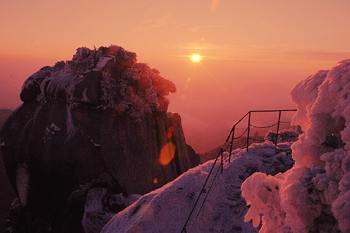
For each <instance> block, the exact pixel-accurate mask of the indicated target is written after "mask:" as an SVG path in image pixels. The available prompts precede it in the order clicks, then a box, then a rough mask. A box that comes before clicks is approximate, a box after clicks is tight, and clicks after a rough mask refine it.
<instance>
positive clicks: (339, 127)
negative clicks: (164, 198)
mask: <svg viewBox="0 0 350 233" xmlns="http://www.w3.org/2000/svg"><path fill="white" fill-rule="evenodd" d="M292 97H293V100H294V102H295V103H296V104H297V107H298V112H297V114H296V115H295V118H294V124H298V125H300V126H301V127H302V130H303V132H304V133H303V134H302V135H301V136H300V137H299V140H298V141H297V142H296V143H295V144H294V145H293V146H292V149H293V159H294V160H295V165H294V167H293V168H292V169H290V170H289V171H288V172H286V173H284V174H282V175H277V176H268V175H265V174H261V173H255V174H254V175H252V176H251V177H249V178H248V179H247V180H246V181H245V182H244V183H243V185H242V194H243V196H244V197H245V198H246V200H247V202H248V203H249V204H250V205H251V207H250V209H249V212H248V213H247V215H246V220H247V221H249V220H251V219H252V220H253V221H254V223H255V225H256V226H257V225H259V224H262V228H261V230H260V232H263V233H309V232H320V233H339V232H342V233H349V232H350V151H349V143H350V125H349V124H350V60H347V61H343V62H341V63H339V64H338V65H337V66H336V67H334V68H333V69H331V70H330V71H320V72H318V73H316V74H315V75H312V76H310V77H309V78H307V79H306V80H304V81H302V82H301V83H300V84H298V85H297V86H296V87H295V88H294V90H293V91H292ZM261 216H263V217H262V218H261ZM261 220H262V222H261V223H260V221H261Z"/></svg>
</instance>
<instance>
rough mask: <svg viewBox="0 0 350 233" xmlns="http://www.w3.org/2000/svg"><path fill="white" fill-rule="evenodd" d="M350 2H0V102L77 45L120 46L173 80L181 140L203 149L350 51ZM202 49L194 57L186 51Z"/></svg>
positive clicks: (12, 100)
mask: <svg viewBox="0 0 350 233" xmlns="http://www.w3.org/2000/svg"><path fill="white" fill-rule="evenodd" d="M349 9H350V1H346V0H332V1H330V0H317V1H312V0H309V1H278V0H275V1H271V0H264V1H258V0H255V1H253V0H252V1H246V0H240V1H237V0H212V1H210V0H173V1H170V0H153V1H151V0H142V1H141V0H138V1H136V0H128V1H120V0H110V1H102V0H100V1H97V0H96V1H83V0H81V1H68V0H60V1H56V0H55V1H53V0H51V1H38V0H31V1H26V0H25V1H24V0H23V1H20V0H14V1H3V2H2V3H1V7H0V29H1V36H0V107H1V108H14V107H15V106H17V105H18V104H19V99H18V92H19V90H20V87H21V84H22V82H23V81H24V80H25V79H26V78H27V77H28V75H29V74H31V73H33V72H34V71H36V70H37V69H39V68H40V67H42V66H45V65H52V64H53V63H54V62H55V61H57V60H66V59H70V58H71V56H72V55H73V53H74V51H75V48H77V47H80V46H87V47H93V46H94V45H95V46H96V47H98V46H101V45H110V44H117V45H121V46H123V47H124V48H126V49H128V50H131V51H134V52H136V53H137V54H138V57H139V61H141V62H147V63H149V64H150V65H151V66H152V67H155V68H157V69H159V70H160V71H161V73H162V74H163V76H164V77H166V78H168V79H170V80H172V81H173V82H174V83H175V84H176V85H177V88H178V92H177V93H176V94H175V95H173V96H171V105H170V109H171V111H176V112H179V113H180V114H181V116H182V119H183V125H184V128H185V133H186V136H187V139H188V141H189V142H190V143H191V144H193V145H194V146H195V148H196V149H199V150H200V151H203V150H206V149H208V148H210V147H212V146H214V145H216V143H219V142H220V140H222V138H224V137H225V133H226V132H227V131H228V129H229V127H230V125H231V124H232V122H233V121H235V120H236V119H237V118H239V117H240V116H241V115H243V114H244V113H245V112H246V111H247V110H249V109H256V108H279V107H293V104H292V103H291V101H290V97H289V92H290V90H291V88H292V87H293V86H294V85H295V84H296V83H297V82H298V81H300V80H302V79H304V78H305V77H306V76H308V75H309V74H311V73H313V72H315V71H317V70H319V69H327V68H329V67H331V66H332V65H334V64H335V63H336V62H337V61H339V60H341V59H345V58H350V43H349V41H350V30H348V22H350V14H349V13H348V12H349ZM194 52H197V53H200V54H202V55H204V56H205V58H204V60H203V61H202V62H201V63H198V64H194V63H190V62H189V60H188V58H187V57H186V55H188V54H190V53H194Z"/></svg>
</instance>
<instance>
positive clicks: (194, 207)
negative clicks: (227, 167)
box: [181, 109, 297, 233]
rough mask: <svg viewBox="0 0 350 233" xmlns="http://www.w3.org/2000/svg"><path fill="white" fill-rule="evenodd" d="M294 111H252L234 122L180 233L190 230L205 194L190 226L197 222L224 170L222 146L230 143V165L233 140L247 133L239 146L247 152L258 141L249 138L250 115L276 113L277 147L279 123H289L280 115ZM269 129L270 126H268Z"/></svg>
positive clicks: (293, 110) (186, 232)
mask: <svg viewBox="0 0 350 233" xmlns="http://www.w3.org/2000/svg"><path fill="white" fill-rule="evenodd" d="M295 111H297V109H277V110H274V109H273V110H271V109H268V110H252V111H249V112H247V113H246V114H245V115H244V116H243V117H241V118H240V119H239V120H238V121H236V122H235V124H233V126H232V127H231V130H230V132H229V134H228V136H227V138H226V140H225V143H224V144H223V146H221V148H220V150H219V152H218V154H217V156H216V158H215V161H214V163H213V165H212V167H211V168H210V171H209V173H208V175H207V177H206V179H205V181H204V184H203V186H202V188H201V190H200V192H199V194H198V196H197V198H196V200H195V203H194V205H193V207H192V209H191V211H190V213H189V216H188V217H187V219H186V222H185V223H184V226H183V227H182V229H181V233H188V232H189V231H190V229H187V227H190V226H189V223H190V221H191V218H192V216H193V214H194V213H195V210H196V208H197V206H198V205H199V200H200V198H201V196H202V195H203V194H205V196H204V200H203V201H202V203H201V204H200V207H199V210H198V211H197V214H196V217H195V219H194V220H193V221H194V222H193V223H192V225H193V224H194V223H195V221H196V220H197V218H198V216H199V215H200V213H201V210H202V208H203V206H204V204H205V202H206V200H207V198H208V195H209V193H210V191H211V189H212V187H213V185H214V182H215V179H216V177H217V175H218V173H219V171H221V173H222V172H223V168H224V146H225V145H226V144H227V143H228V142H229V141H230V144H229V158H228V162H229V163H230V162H231V154H232V150H233V149H234V147H233V145H234V140H235V139H239V138H241V137H243V135H244V134H245V133H246V132H247V138H246V139H244V140H246V142H245V143H244V144H242V146H241V147H243V146H245V147H246V149H247V151H248V149H249V143H250V140H254V141H259V140H257V139H255V138H251V137H250V129H251V128H252V127H256V126H255V125H252V124H251V115H252V113H258V112H263V113H266V112H278V121H277V123H275V124H273V125H272V126H276V125H277V130H276V140H275V142H274V143H275V145H277V142H278V134H279V130H280V124H281V123H289V122H285V121H281V117H282V113H283V112H295ZM247 116H248V125H247V128H245V129H244V131H243V133H241V134H240V136H239V137H236V138H235V129H236V126H237V125H238V124H239V123H241V122H242V121H243V120H244V119H245V118H246V117H247ZM269 127H271V125H270V126H269ZM258 128H259V127H258ZM264 128H266V127H264ZM219 157H221V161H220V167H219V168H218V170H217V171H216V173H215V175H214V178H213V179H212V182H211V184H210V186H209V189H208V190H206V189H205V188H206V186H207V184H208V182H209V179H210V176H211V175H212V174H213V170H214V168H215V165H216V164H217V163H218V159H219Z"/></svg>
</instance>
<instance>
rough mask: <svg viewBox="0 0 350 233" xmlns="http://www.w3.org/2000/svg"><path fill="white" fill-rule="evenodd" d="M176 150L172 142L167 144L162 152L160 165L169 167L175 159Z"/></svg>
mask: <svg viewBox="0 0 350 233" xmlns="http://www.w3.org/2000/svg"><path fill="white" fill-rule="evenodd" d="M175 150H176V147H175V145H174V144H173V143H172V142H168V143H166V144H165V145H164V146H163V148H162V149H161V150H160V155H159V163H160V164H161V165H162V166H166V165H168V164H169V163H170V162H171V161H172V160H173V159H174V155H175Z"/></svg>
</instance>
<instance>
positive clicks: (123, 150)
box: [1, 46, 199, 232]
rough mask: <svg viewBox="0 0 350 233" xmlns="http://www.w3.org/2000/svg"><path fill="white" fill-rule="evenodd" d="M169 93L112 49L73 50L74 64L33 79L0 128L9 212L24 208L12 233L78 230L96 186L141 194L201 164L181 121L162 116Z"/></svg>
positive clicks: (166, 84) (130, 57) (132, 57)
mask: <svg viewBox="0 0 350 233" xmlns="http://www.w3.org/2000/svg"><path fill="white" fill-rule="evenodd" d="M174 91H175V85H174V84H173V83H172V82H170V81H168V80H166V79H164V78H163V77H161V76H160V74H159V72H158V71H157V70H155V69H151V68H149V67H148V66H147V65H146V64H142V63H137V62H136V54H135V53H132V52H128V51H126V50H124V49H123V48H121V47H118V46H110V47H108V48H107V47H101V48H99V49H94V50H90V49H88V48H79V49H78V50H77V53H76V54H75V55H74V56H73V59H72V60H71V61H67V62H58V63H56V64H55V65H54V66H52V67H48V66H47V67H43V68H42V69H40V70H39V71H38V72H36V73H35V74H33V75H32V76H30V77H29V78H28V79H27V80H26V81H25V83H24V86H23V88H22V91H21V95H20V96H21V99H22V101H23V104H22V105H21V106H20V107H19V108H18V109H17V110H16V111H15V112H14V113H13V114H12V115H11V116H10V118H9V119H8V121H7V122H6V123H5V125H4V127H3V129H2V132H1V145H2V151H3V155H4V163H5V167H6V170H7V174H8V177H9V178H10V182H11V183H12V185H13V186H14V187H15V190H16V192H17V196H18V202H16V203H17V204H15V203H14V205H13V206H15V207H16V208H21V209H22V210H21V211H20V212H21V213H20V214H15V215H16V216H15V217H13V219H12V221H13V222H17V223H14V225H17V226H18V225H20V226H21V227H20V228H23V229H19V228H18V227H17V231H29V232H39V231H40V232H73V231H74V232H82V231H83V230H82V227H81V225H80V220H81V218H82V216H83V211H84V209H83V208H84V202H85V198H86V196H87V194H88V193H89V191H90V190H94V189H95V188H96V186H99V187H103V188H104V189H106V190H108V192H107V194H108V195H110V194H111V193H114V194H115V193H121V194H122V195H124V196H128V195H129V194H135V193H139V194H143V193H146V192H148V191H150V190H153V189H155V188H157V187H159V186H161V185H163V184H165V183H167V182H169V181H171V180H173V179H174V178H175V177H177V176H178V175H179V174H181V173H183V172H184V171H186V170H187V169H189V168H191V167H193V166H195V165H196V164H198V161H199V159H198V156H197V155H196V153H195V152H194V151H193V150H192V148H191V147H190V146H188V145H187V144H186V141H185V137H184V134H183V131H182V127H181V119H180V116H179V115H178V114H174V113H168V112H167V107H168V103H169V102H168V100H167V98H166V96H167V95H168V94H169V93H171V92H174ZM82 187H83V188H82ZM107 194H106V195H107ZM18 203H19V204H18ZM15 207H14V208H15ZM13 212H15V213H18V210H17V209H16V210H14V211H13ZM23 213H24V214H23ZM67 213H69V214H67ZM15 228H16V227H15ZM24 229H26V230H24Z"/></svg>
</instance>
